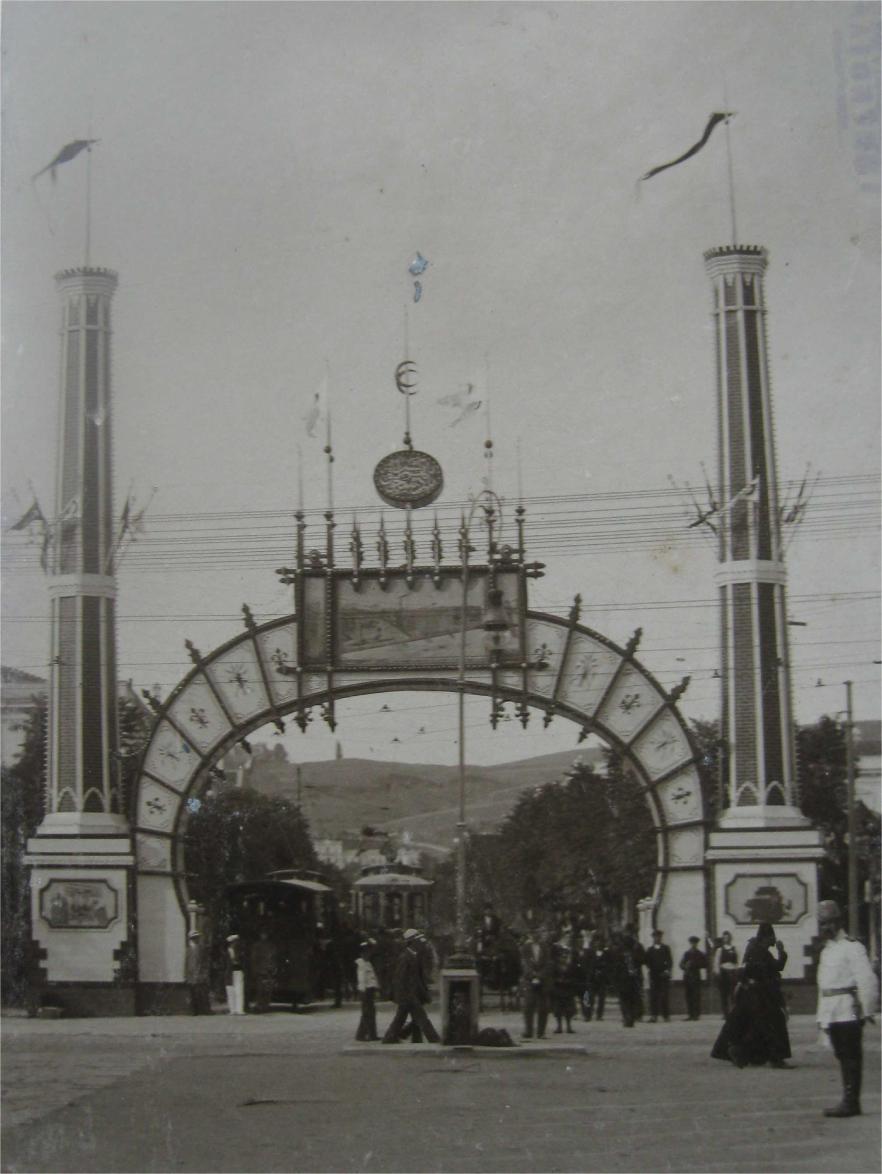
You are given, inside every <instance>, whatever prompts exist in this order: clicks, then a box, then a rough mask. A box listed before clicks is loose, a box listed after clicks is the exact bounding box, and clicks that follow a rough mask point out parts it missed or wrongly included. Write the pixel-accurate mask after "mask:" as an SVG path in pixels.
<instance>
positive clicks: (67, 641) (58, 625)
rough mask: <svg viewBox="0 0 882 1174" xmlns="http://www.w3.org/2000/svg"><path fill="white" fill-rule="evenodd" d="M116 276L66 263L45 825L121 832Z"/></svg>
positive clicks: (61, 285) (60, 278) (61, 288)
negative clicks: (113, 376) (113, 374)
mask: <svg viewBox="0 0 882 1174" xmlns="http://www.w3.org/2000/svg"><path fill="white" fill-rule="evenodd" d="M116 280H117V279H116V274H115V273H112V272H111V271H110V270H109V269H68V270H65V271H64V272H63V273H59V274H58V276H57V277H56V282H57V285H58V291H59V293H60V295H61V395H60V404H59V435H58V465H57V474H56V490H55V517H56V519H57V522H56V532H55V541H54V550H53V565H52V579H51V584H50V594H51V599H52V681H51V700H52V704H51V706H50V737H49V772H48V774H49V777H48V784H49V785H48V800H49V802H48V804H47V824H51V825H52V826H53V827H56V826H57V827H59V828H64V830H65V831H71V830H76V831H86V830H90V829H91V830H95V829H96V828H98V827H101V828H104V827H108V828H111V829H112V828H113V826H114V824H115V823H116V822H117V821H115V820H114V819H107V818H105V817H107V816H119V815H121V814H122V810H121V809H122V803H121V798H120V794H119V788H118V786H117V784H116V779H117V777H118V770H117V759H116V758H115V756H114V752H115V751H116V750H117V716H116V702H117V698H116V655H115V640H116V625H115V614H114V608H115V599H116V580H115V577H114V573H113V566H112V559H113V542H114V538H115V535H114V532H113V530H114V523H113V496H112V480H111V478H112V467H113V465H112V453H111V445H112V438H111V432H112V430H111V384H110V356H111V348H110V342H111V329H110V303H111V299H112V297H113V293H114V290H115V289H116Z"/></svg>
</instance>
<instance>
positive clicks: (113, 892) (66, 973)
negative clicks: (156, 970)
mask: <svg viewBox="0 0 882 1174" xmlns="http://www.w3.org/2000/svg"><path fill="white" fill-rule="evenodd" d="M80 818H81V819H82V818H83V817H80ZM86 818H88V817H86ZM99 818H101V819H103V820H104V821H105V825H102V826H101V830H100V831H95V830H94V829H87V828H84V827H78V828H77V829H76V831H77V832H79V833H80V834H76V833H75V834H70V832H71V829H70V828H69V827H68V826H67V825H66V824H62V825H61V826H55V825H52V824H51V822H50V820H51V817H50V820H47V821H46V822H45V823H44V825H43V826H41V828H40V830H39V831H38V833H37V835H36V836H35V837H34V838H33V839H31V840H29V841H28V854H27V856H26V857H25V864H27V865H28V867H29V868H30V887H31V954H32V959H33V965H32V973H31V976H30V985H31V987H32V991H31V995H32V999H31V1001H32V1004H33V1003H35V1002H40V1003H43V1004H45V1003H56V1004H57V1005H59V1006H62V1007H63V1008H64V1009H65V1012H66V1013H70V1014H76V1015H133V1014H135V981H136V979H137V948H136V931H135V916H134V902H133V885H134V880H133V878H134V857H133V856H132V853H131V841H130V839H129V837H128V836H127V835H120V834H119V830H118V829H114V828H113V827H111V826H110V825H107V824H106V821H107V820H111V821H112V820H113V819H114V817H112V816H110V817H108V816H101V817H99ZM90 831H91V834H88V833H89V832H90ZM114 832H115V834H114Z"/></svg>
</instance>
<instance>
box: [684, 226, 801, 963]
mask: <svg viewBox="0 0 882 1174" xmlns="http://www.w3.org/2000/svg"><path fill="white" fill-rule="evenodd" d="M704 260H705V266H706V269H707V273H708V276H709V277H710V279H711V283H712V288H713V323H714V334H715V340H716V373H717V379H716V384H717V386H716V397H717V422H718V456H719V466H718V482H719V494H720V511H719V514H718V523H719V535H718V537H719V565H718V569H717V573H716V583H717V587H718V589H719V595H720V626H721V650H720V656H721V666H720V672H721V677H722V697H721V737H722V740H723V754H722V759H723V769H722V782H721V787H722V791H723V794H722V795H721V804H720V806H721V815H720V819H719V823H718V828H717V830H716V831H714V832H713V833H712V835H711V837H710V848H709V852H708V859H709V861H711V862H712V863H713V864H714V876H715V885H714V887H715V904H716V913H717V931H718V932H721V931H722V930H723V929H729V930H731V931H732V933H733V936H735V937H736V942H737V938H738V937H739V936H742V937H745V934H746V930H747V929H748V928H749V927H751V926H753V925H755V924H756V922H758V921H771V922H774V923H776V926H777V928H778V929H779V930H781V927H784V931H783V934H782V933H779V936H782V938H784V939H786V938H787V937H788V936H789V937H790V938H792V941H791V942H790V944H789V945H788V944H787V942H786V941H785V945H786V947H787V949H788V952H789V953H791V959H790V962H788V972H787V973H788V976H790V977H801V967H802V964H803V961H804V959H803V958H802V957H801V955H800V954H798V953H796V951H795V950H793V951H791V949H790V946H791V945H792V946H794V947H795V946H796V945H797V943H798V941H799V942H802V944H805V943H806V942H807V941H808V940H810V937H811V933H809V934H808V937H805V933H804V932H803V931H804V930H805V928H806V926H808V925H809V920H810V919H811V918H812V917H813V915H814V911H815V906H816V898H817V866H816V861H817V860H818V859H819V858H820V857H821V856H822V855H823V851H822V849H821V846H820V837H819V834H818V833H817V832H816V831H815V830H814V829H813V828H812V827H811V825H810V823H809V821H808V820H807V819H806V818H805V817H804V816H803V815H802V814H801V813H800V811H799V808H798V794H797V778H796V755H795V742H794V724H793V714H792V707H791V690H790V663H789V651H788V641H787V608H786V598H785V591H786V587H785V585H786V571H785V567H784V556H783V551H782V546H781V522H780V514H779V506H778V471H777V462H776V457H775V435H774V427H773V417H772V393H771V384H770V379H769V361H768V348H767V335H766V306H765V296H764V290H763V276H764V274H765V270H766V265H767V263H768V257H767V254H766V251H765V249H763V248H760V247H758V246H755V245H727V246H723V247H720V248H715V249H710V250H709V251H708V252H706V253H705V255H704ZM760 882H762V883H760ZM790 926H792V927H793V929H792V930H790V929H789V928H788V927H790ZM799 926H802V931H800V930H799V929H798V927H799ZM746 936H749V934H746ZM745 940H746V937H745ZM794 953H796V956H795V957H794V956H793V955H794Z"/></svg>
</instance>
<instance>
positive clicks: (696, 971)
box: [680, 937, 707, 1019]
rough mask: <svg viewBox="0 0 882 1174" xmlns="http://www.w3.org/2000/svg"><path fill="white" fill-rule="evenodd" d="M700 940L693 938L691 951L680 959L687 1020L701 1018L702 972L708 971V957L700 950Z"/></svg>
mask: <svg viewBox="0 0 882 1174" xmlns="http://www.w3.org/2000/svg"><path fill="white" fill-rule="evenodd" d="M699 941H700V939H699V938H697V937H691V938H690V939H689V949H688V950H687V951H686V953H685V954H684V955H683V957H682V958H681V959H680V969H681V970H682V971H683V990H684V992H685V994H686V1010H687V1012H688V1014H687V1016H686V1018H687V1019H700V1018H701V972H702V970H707V956H706V955H705V953H704V951H702V950H699V948H698V943H699Z"/></svg>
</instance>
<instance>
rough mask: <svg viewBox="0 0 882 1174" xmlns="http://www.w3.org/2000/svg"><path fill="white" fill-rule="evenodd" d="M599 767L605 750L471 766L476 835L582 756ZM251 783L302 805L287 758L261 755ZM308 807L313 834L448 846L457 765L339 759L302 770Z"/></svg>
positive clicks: (469, 808)
mask: <svg viewBox="0 0 882 1174" xmlns="http://www.w3.org/2000/svg"><path fill="white" fill-rule="evenodd" d="M579 757H581V758H582V759H583V760H584V761H585V762H586V763H587V764H589V765H591V766H594V767H595V768H597V767H601V766H602V764H603V751H602V750H601V749H598V748H593V749H589V750H585V751H578V750H576V751H574V750H564V751H561V752H559V753H557V754H544V755H541V756H540V757H538V758H528V759H523V760H520V761H516V762H506V763H501V764H499V765H498V766H469V767H467V769H466V818H467V820H468V824H469V827H470V829H471V830H472V831H476V832H478V831H482V832H487V831H493V830H494V829H495V828H497V827H498V826H499V825H500V824H501V823H502V821H503V820H504V819H505V817H506V816H507V815H508V813H509V812H510V811H511V810H512V808H513V807H514V805H515V803H516V802H517V799H518V796H519V795H521V794H522V792H524V791H527V790H530V789H532V788H533V787H537V786H539V785H540V784H542V783H547V782H550V781H551V780H553V779H556V778H559V777H560V776H561V774H562V773H563V771H564V770H566V769H567V768H569V767H570V766H571V765H572V763H573V761H574V760H575V759H576V758H579ZM248 785H249V786H252V787H254V788H255V789H256V790H258V791H261V792H262V793H263V794H265V795H281V796H284V797H285V798H286V799H289V800H291V801H292V802H297V790H298V783H297V767H296V765H295V764H294V763H291V762H288V761H287V759H285V758H284V757H283V756H282V755H281V754H279V753H278V752H276V753H262V754H258V755H256V756H255V758H254V760H253V764H252V767H251V770H250V772H249V774H248ZM300 792H301V802H302V805H303V810H304V813H305V815H306V816H307V818H308V820H309V824H310V828H311V830H312V833H313V836H315V837H316V838H324V837H334V836H335V835H339V834H340V833H341V832H342V831H344V830H358V829H360V828H362V827H366V826H370V827H374V828H378V829H382V830H385V831H393V830H394V831H399V832H400V831H404V830H407V831H409V832H410V834H411V836H412V838H413V840H414V841H416V842H419V843H424V844H434V845H438V846H440V847H449V846H450V844H451V842H452V840H453V836H454V834H455V829H456V822H457V819H458V818H459V771H458V768H457V767H455V766H440V765H426V764H425V763H400V762H378V761H375V760H373V759H364V758H340V759H332V760H330V761H326V762H306V763H301V765H300Z"/></svg>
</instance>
